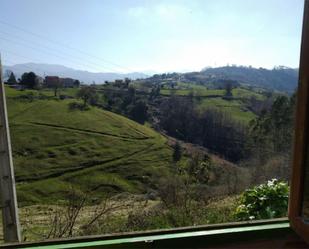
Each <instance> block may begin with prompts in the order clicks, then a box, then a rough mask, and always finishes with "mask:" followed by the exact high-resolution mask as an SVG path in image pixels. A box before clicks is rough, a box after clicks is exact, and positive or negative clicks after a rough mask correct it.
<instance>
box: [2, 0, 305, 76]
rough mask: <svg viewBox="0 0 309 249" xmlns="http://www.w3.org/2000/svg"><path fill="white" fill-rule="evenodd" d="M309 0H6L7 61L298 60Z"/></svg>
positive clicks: (183, 63)
mask: <svg viewBox="0 0 309 249" xmlns="http://www.w3.org/2000/svg"><path fill="white" fill-rule="evenodd" d="M303 4H304V3H303V0H52V1H51V0H1V1H0V53H1V57H2V62H3V64H5V65H13V64H18V63H27V62H35V63H49V64H60V65H64V66H67V67H72V68H75V69H82V70H87V71H92V72H134V71H135V72H136V71H139V72H161V73H162V72H172V71H176V72H184V71H199V70H201V69H202V68H204V67H218V66H225V65H227V64H229V65H232V64H235V65H245V66H249V65H251V66H253V67H264V68H273V67H274V66H278V65H284V66H288V67H293V68H296V67H298V64H299V53H300V40H301V28H302V15H303Z"/></svg>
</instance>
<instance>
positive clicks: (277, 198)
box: [235, 179, 289, 220]
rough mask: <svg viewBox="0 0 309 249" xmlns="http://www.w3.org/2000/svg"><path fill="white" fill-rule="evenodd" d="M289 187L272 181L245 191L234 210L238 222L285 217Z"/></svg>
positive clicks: (274, 180) (275, 180) (283, 183)
mask: <svg viewBox="0 0 309 249" xmlns="http://www.w3.org/2000/svg"><path fill="white" fill-rule="evenodd" d="M288 194H289V187H288V185H287V183H285V182H281V181H278V180H277V179H273V180H271V181H268V182H267V183H266V184H261V185H259V186H256V187H254V188H251V189H248V190H246V191H245V192H244V193H243V194H242V196H241V197H240V205H239V206H238V207H237V208H236V212H235V215H236V218H237V219H238V220H253V219H271V218H279V217H283V216H286V215H287V210H288Z"/></svg>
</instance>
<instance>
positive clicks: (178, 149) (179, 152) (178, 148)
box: [173, 142, 182, 162]
mask: <svg viewBox="0 0 309 249" xmlns="http://www.w3.org/2000/svg"><path fill="white" fill-rule="evenodd" d="M173 148H174V151H173V161H174V162H178V161H179V160H180V159H181V156H182V148H181V145H180V143H179V142H176V143H175V145H174V146H173Z"/></svg>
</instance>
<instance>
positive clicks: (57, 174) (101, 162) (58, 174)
mask: <svg viewBox="0 0 309 249" xmlns="http://www.w3.org/2000/svg"><path fill="white" fill-rule="evenodd" d="M153 146H154V144H151V145H150V146H149V145H147V147H144V148H142V149H140V150H137V151H133V152H132V153H129V154H125V155H122V156H118V157H114V158H111V159H106V160H94V161H87V162H83V163H80V165H79V166H78V167H74V168H69V169H65V170H62V171H58V172H54V173H51V174H47V175H44V176H40V177H32V178H31V177H29V178H26V179H25V178H24V179H22V177H18V176H17V177H15V178H16V181H17V183H18V184H23V183H30V182H36V181H41V180H47V179H51V178H57V177H61V176H64V175H66V174H68V173H74V172H79V171H83V170H89V169H91V168H94V167H96V166H100V167H101V166H103V165H104V164H107V163H111V162H116V161H118V160H122V159H124V158H130V157H133V156H135V155H137V154H140V153H144V152H145V151H149V150H150V149H151V147H153Z"/></svg>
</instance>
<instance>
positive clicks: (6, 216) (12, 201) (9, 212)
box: [0, 58, 21, 242]
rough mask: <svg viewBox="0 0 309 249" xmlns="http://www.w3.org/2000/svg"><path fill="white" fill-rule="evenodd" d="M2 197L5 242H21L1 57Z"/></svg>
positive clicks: (0, 129)
mask: <svg viewBox="0 0 309 249" xmlns="http://www.w3.org/2000/svg"><path fill="white" fill-rule="evenodd" d="M0 84H1V87H0V197H1V208H2V224H3V235H4V241H5V242H20V241H21V236H20V227H19V218H18V207H17V198H16V190H15V177H14V169H13V159H12V150H11V140H10V131H9V123H8V116H7V109H6V99H5V90H4V83H3V77H2V65H1V58H0Z"/></svg>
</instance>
